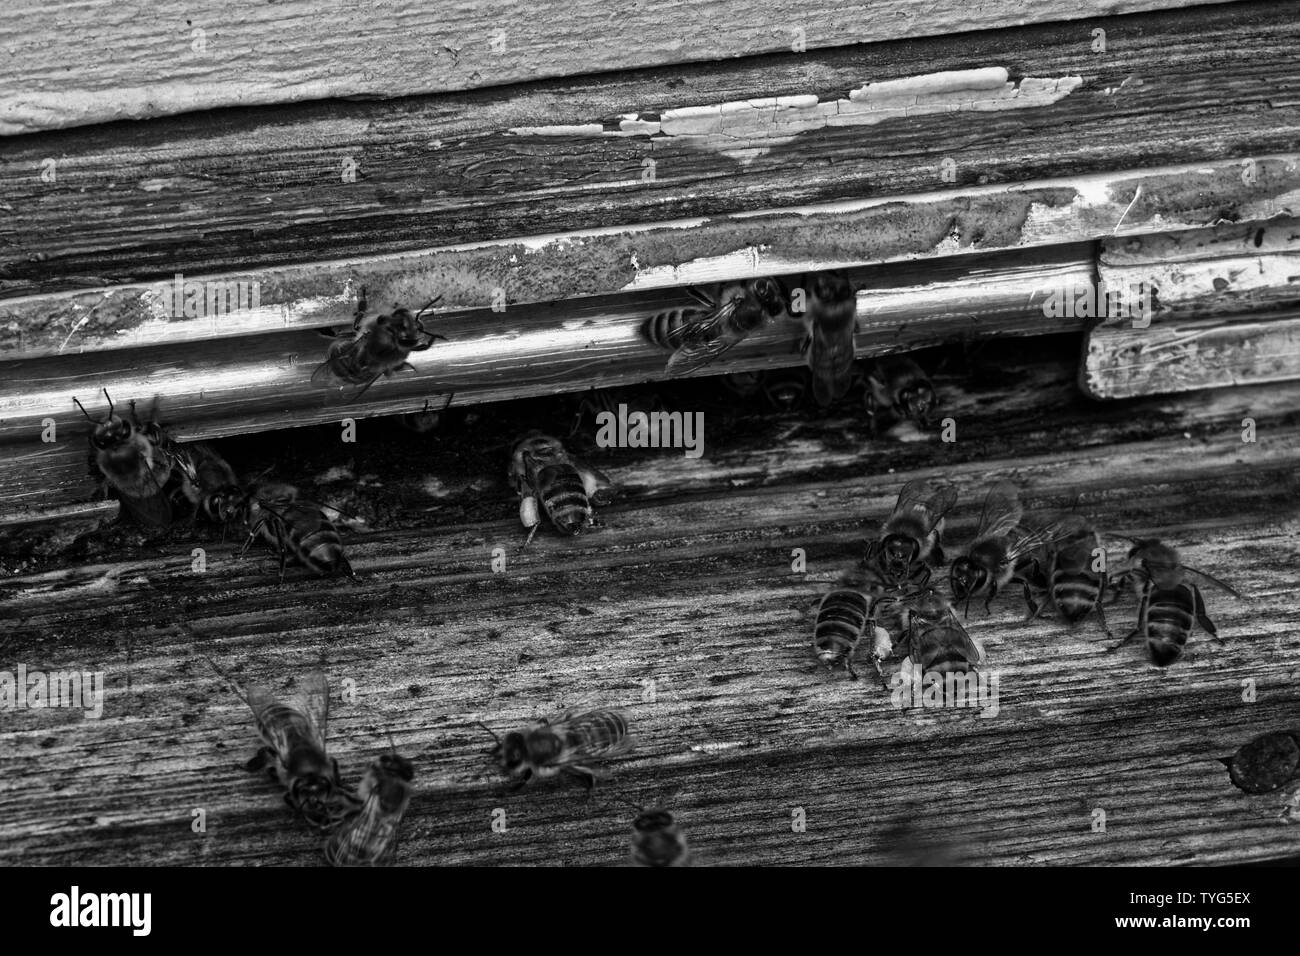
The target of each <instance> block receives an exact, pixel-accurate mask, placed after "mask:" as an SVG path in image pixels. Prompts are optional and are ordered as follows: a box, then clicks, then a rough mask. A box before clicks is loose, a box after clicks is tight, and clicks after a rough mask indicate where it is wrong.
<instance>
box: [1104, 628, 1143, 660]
mask: <svg viewBox="0 0 1300 956" xmlns="http://www.w3.org/2000/svg"><path fill="white" fill-rule="evenodd" d="M1141 636H1142V629H1141V628H1140V627H1135V628H1133V630H1132V631H1131V632H1129V636H1128V637H1126V638H1124V640H1122V641H1120V642H1119V643H1118V644H1114V645H1112V646H1111V647H1108V648H1106V653H1107V654H1113V653H1115V652H1116V651H1117V650H1119V649H1120V648H1121V647H1123V646H1124V645H1125V644H1127V643H1128V642H1129V641H1132V640H1135V639H1137V638H1139V637H1141Z"/></svg>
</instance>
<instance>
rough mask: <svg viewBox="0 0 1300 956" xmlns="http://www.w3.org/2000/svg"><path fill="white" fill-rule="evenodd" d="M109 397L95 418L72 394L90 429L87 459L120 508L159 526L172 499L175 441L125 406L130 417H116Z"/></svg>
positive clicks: (167, 520)
mask: <svg viewBox="0 0 1300 956" xmlns="http://www.w3.org/2000/svg"><path fill="white" fill-rule="evenodd" d="M104 398H106V399H108V417H107V418H105V419H103V420H102V421H96V420H95V419H94V418H92V417H91V415H90V413H89V412H88V411H86V408H85V406H84V405H82V404H81V402H80V401H78V400H77V399H76V398H73V400H72V401H73V402H75V403H76V406H77V407H78V408H79V409H81V414H83V415H85V416H86V418H87V419H89V420H90V421H91V422H92V423H94V426H95V427H94V428H93V429H92V430H91V433H90V461H91V465H92V468H93V469H96V470H98V472H99V474H101V475H102V476H103V478H104V480H105V481H106V482H107V483H108V484H109V485H110V486H111V487H112V488H113V489H114V491H116V492H117V498H118V501H120V502H121V503H122V509H123V510H124V511H125V512H126V513H127V514H129V515H130V516H131V517H132V518H134V519H135V520H136V521H138V522H139V523H140V524H143V525H149V526H152V527H156V528H163V527H166V526H167V525H169V524H171V521H172V502H171V498H170V496H169V494H168V493H167V490H166V489H167V483H168V481H169V479H170V478H171V475H172V469H173V467H174V466H175V459H174V458H173V449H174V447H175V442H173V441H172V440H171V438H169V437H168V435H167V433H166V432H165V431H163V429H162V426H160V425H158V424H157V423H156V422H148V423H146V424H141V422H140V420H139V418H138V417H137V415H136V411H135V402H134V401H132V402H131V404H130V408H131V420H130V421H129V422H128V421H127V420H126V419H124V418H121V417H119V416H118V414H117V413H116V411H115V409H114V407H113V399H112V398H111V397H110V396H109V394H108V390H107V389H105V390H104Z"/></svg>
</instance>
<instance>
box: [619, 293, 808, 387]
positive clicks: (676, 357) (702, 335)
mask: <svg viewBox="0 0 1300 956" xmlns="http://www.w3.org/2000/svg"><path fill="white" fill-rule="evenodd" d="M687 291H688V292H689V293H690V294H691V295H692V296H693V297H694V298H695V299H696V301H698V302H699V303H700V307H697V308H686V309H671V310H669V311H667V312H660V313H658V314H656V315H652V316H651V317H650V318H649V319H648V320H646V323H645V325H644V326H643V327H642V329H643V332H644V334H645V336H646V338H648V339H649V340H650V341H651V342H653V343H654V344H655V345H658V346H660V347H661V348H670V349H672V350H673V354H672V356H671V357H670V358H669V359H668V365H667V369H666V371H667V374H668V375H670V376H679V375H687V374H689V373H691V372H695V371H698V370H699V369H702V368H704V367H705V366H706V365H708V364H710V363H711V362H714V361H716V360H717V359H718V358H719V357H720V356H722V355H723V354H725V353H726V352H727V351H729V350H730V349H731V348H733V347H734V346H736V345H738V344H740V343H741V342H743V341H744V340H745V339H746V338H748V337H749V336H750V335H752V334H753V333H754V332H755V331H757V330H758V329H759V328H760V327H761V326H763V325H765V324H766V323H767V322H769V321H771V320H773V319H775V318H777V317H778V316H781V315H784V314H786V313H787V311H788V305H787V300H786V293H785V288H784V287H783V286H782V285H781V282H780V280H778V279H774V278H770V277H762V278H758V279H748V280H746V281H743V282H729V283H726V284H724V285H723V286H722V287H721V289H720V290H719V292H718V296H717V298H716V299H713V298H711V297H710V296H708V295H707V294H705V293H703V292H700V291H699V290H697V289H690V290H687Z"/></svg>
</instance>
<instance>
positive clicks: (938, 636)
mask: <svg viewBox="0 0 1300 956" xmlns="http://www.w3.org/2000/svg"><path fill="white" fill-rule="evenodd" d="M966 640H967V638H966V637H965V635H964V634H961V633H959V632H957V631H954V630H953V629H952V628H951V627H949V626H946V625H939V626H937V627H932V628H930V629H929V630H927V631H926V632H925V633H924V634H922V635H921V637H920V640H919V641H918V643H919V645H920V647H919V648H918V649H917V653H916V657H915V658H913V659H914V660H915V661H916V663H918V664H920V667H921V671H922V672H923V673H927V674H928V673H931V672H934V673H939V674H964V673H966V672H967V671H969V670H970V669H971V667H972V666H973V665H974V664H975V663H976V662H975V661H973V660H971V659H970V656H969V654H968V652H967V650H966V647H965V645H966Z"/></svg>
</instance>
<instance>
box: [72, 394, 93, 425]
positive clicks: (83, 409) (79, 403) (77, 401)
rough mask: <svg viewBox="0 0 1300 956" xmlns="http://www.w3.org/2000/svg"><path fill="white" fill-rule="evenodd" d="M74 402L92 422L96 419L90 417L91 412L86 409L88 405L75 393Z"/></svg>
mask: <svg viewBox="0 0 1300 956" xmlns="http://www.w3.org/2000/svg"><path fill="white" fill-rule="evenodd" d="M72 402H73V404H74V405H76V406H77V407H78V408H79V409H81V414H83V415H85V416H86V418H87V419H88V420H90V421H92V422H93V421H94V419H93V418H91V417H90V412H88V411H86V406H85V405H82V404H81V402H80V401H79V400H78V399H77V396H75V395H73V396H72Z"/></svg>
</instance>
